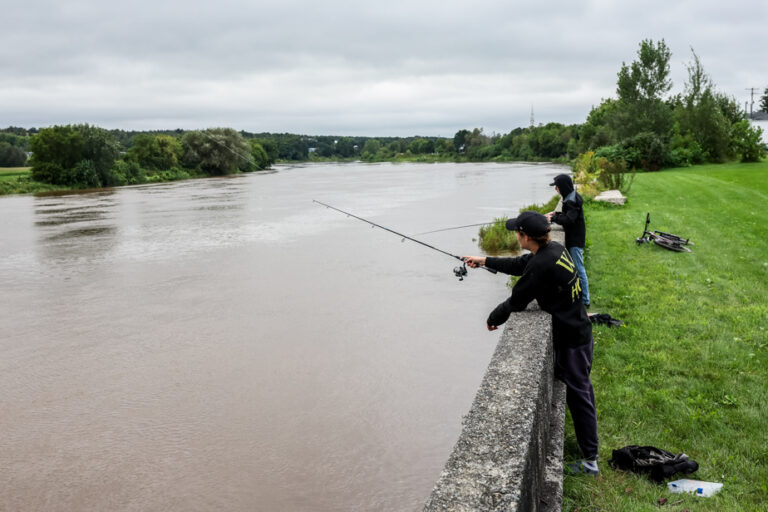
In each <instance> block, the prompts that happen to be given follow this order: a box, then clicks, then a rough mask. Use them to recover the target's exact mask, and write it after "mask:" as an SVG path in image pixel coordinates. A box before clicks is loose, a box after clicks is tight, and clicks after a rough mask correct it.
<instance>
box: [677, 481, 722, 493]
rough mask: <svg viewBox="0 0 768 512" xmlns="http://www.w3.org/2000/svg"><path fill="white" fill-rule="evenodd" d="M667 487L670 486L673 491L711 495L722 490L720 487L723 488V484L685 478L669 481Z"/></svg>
mask: <svg viewBox="0 0 768 512" xmlns="http://www.w3.org/2000/svg"><path fill="white" fill-rule="evenodd" d="M667 487H669V492H672V493H686V494H695V495H696V496H703V497H709V496H714V495H715V494H717V493H718V492H720V489H722V488H723V484H720V483H717V482H704V481H702V480H688V479H683V480H675V481H674V482H669V483H668V484H667Z"/></svg>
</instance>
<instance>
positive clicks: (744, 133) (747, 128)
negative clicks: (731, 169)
mask: <svg viewBox="0 0 768 512" xmlns="http://www.w3.org/2000/svg"><path fill="white" fill-rule="evenodd" d="M762 135H763V130H762V128H760V127H759V126H755V127H753V126H752V125H750V124H749V121H747V120H746V119H742V120H741V121H739V122H738V123H734V124H733V127H732V135H731V147H732V148H733V152H734V153H735V154H736V155H738V156H739V158H741V161H742V162H757V161H759V160H760V158H761V157H762V156H763V153H764V151H765V150H764V149H763V145H762V143H761V142H760V139H761V138H762Z"/></svg>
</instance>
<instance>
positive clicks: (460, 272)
mask: <svg viewBox="0 0 768 512" xmlns="http://www.w3.org/2000/svg"><path fill="white" fill-rule="evenodd" d="M312 202H313V203H317V204H319V205H322V206H325V207H326V208H330V209H331V210H336V211H337V212H339V213H343V214H344V215H346V216H347V217H353V218H355V219H357V220H361V221H363V222H365V223H367V224H370V225H371V227H375V228H381V229H383V230H384V231H389V232H390V233H393V234H395V235H397V236H399V237H401V238H402V240H401V241H402V242H404V241H406V240H410V241H411V242H416V243H417V244H421V245H423V246H424V247H428V248H430V249H432V250H433V251H437V252H440V253H443V254H445V255H446V256H450V257H451V258H456V259H457V260H459V261H461V263H462V266H461V267H456V268H454V269H453V273H454V275H455V276H456V277H458V278H459V281H463V280H464V276H466V275H467V264H466V262H465V261H464V259H463V258H462V257H461V256H456V255H455V254H451V253H450V252H448V251H444V250H442V249H438V248H437V247H435V246H433V245H429V244H428V243H426V242H422V241H421V240H416V239H415V238H412V237H410V236H408V235H404V234H402V233H399V232H397V231H395V230H393V229H389V228H388V227H386V226H382V225H381V224H376V223H375V222H371V221H370V220H368V219H364V218H362V217H358V216H357V215H355V214H353V213H349V212H345V211H344V210H340V209H339V208H336V207H335V206H331V205H329V204H325V203H323V202H320V201H318V200H317V199H313V200H312ZM479 268H482V269H484V270H487V271H488V272H490V273H491V274H495V273H496V271H495V270H493V269H491V268H488V267H484V266H481V267H479Z"/></svg>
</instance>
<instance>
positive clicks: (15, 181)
mask: <svg viewBox="0 0 768 512" xmlns="http://www.w3.org/2000/svg"><path fill="white" fill-rule="evenodd" d="M29 170H30V167H2V168H0V196H2V195H7V194H33V193H36V192H49V191H51V190H66V189H67V187H60V186H56V185H48V184H47V183H40V182H38V181H32V179H31V178H30V177H29V175H30V172H29Z"/></svg>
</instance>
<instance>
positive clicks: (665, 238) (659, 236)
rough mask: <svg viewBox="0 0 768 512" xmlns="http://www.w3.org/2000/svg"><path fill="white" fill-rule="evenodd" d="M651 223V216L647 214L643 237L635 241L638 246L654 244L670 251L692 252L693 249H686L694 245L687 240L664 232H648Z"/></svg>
mask: <svg viewBox="0 0 768 512" xmlns="http://www.w3.org/2000/svg"><path fill="white" fill-rule="evenodd" d="M650 223H651V214H650V213H647V214H646V216H645V227H644V228H643V235H642V236H641V237H640V238H637V239H636V240H635V241H636V242H637V243H638V244H645V243H649V242H653V243H655V244H656V245H658V246H660V247H663V248H665V249H669V250H670V251H675V252H691V249H690V248H688V247H686V246H688V245H693V242H691V241H690V240H689V239H687V238H682V237H679V236H677V235H673V234H672V233H664V232H663V231H648V224H650Z"/></svg>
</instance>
